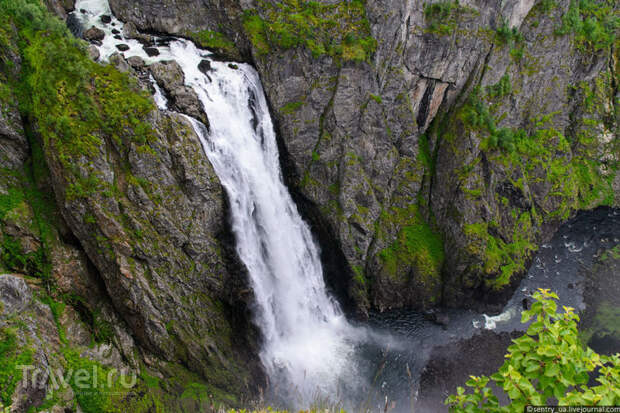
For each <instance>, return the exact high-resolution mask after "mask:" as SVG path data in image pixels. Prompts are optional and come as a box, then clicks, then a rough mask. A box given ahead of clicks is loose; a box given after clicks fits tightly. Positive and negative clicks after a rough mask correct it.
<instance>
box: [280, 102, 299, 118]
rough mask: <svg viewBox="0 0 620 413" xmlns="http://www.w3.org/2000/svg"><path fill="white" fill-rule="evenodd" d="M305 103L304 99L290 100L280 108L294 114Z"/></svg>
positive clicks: (281, 110)
mask: <svg viewBox="0 0 620 413" xmlns="http://www.w3.org/2000/svg"><path fill="white" fill-rule="evenodd" d="M303 105H304V102H302V101H298V102H289V103H287V104H286V105H284V106H282V108H280V112H282V113H283V114H285V115H292V114H293V113H295V112H297V111H298V110H299V109H300V108H301V107H302V106H303Z"/></svg>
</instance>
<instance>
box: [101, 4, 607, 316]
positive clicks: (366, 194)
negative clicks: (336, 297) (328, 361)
mask: <svg viewBox="0 0 620 413" xmlns="http://www.w3.org/2000/svg"><path fill="white" fill-rule="evenodd" d="M231 3H234V4H231V5H228V3H227V4H226V5H225V6H224V7H221V5H215V4H212V3H204V2H198V1H195V2H192V3H191V4H187V3H186V2H182V3H181V2H176V1H173V0H169V1H168V0H166V1H163V0H159V1H156V0H151V1H149V2H140V3H131V4H129V2H126V1H124V0H112V5H113V8H114V9H115V11H117V13H118V14H119V15H120V16H121V17H122V18H125V19H127V20H130V21H133V22H134V23H135V24H136V25H137V26H138V27H142V28H149V27H157V28H158V30H163V31H168V32H171V33H182V32H183V30H182V29H180V27H192V28H194V27H198V26H197V23H196V20H195V19H194V17H195V15H194V16H185V15H184V14H183V13H178V14H176V13H174V10H176V9H181V8H192V9H196V10H200V11H199V12H197V14H199V13H203V12H204V13H206V14H209V17H208V18H205V19H204V20H203V21H204V22H206V23H204V25H203V26H204V27H206V26H209V27H211V28H212V27H214V26H213V24H214V23H212V22H214V21H216V22H217V26H218V27H221V28H222V30H224V31H225V32H226V34H227V35H228V36H229V37H230V38H233V39H234V40H235V43H236V44H237V46H238V47H239V49H240V50H246V48H247V47H248V46H249V47H250V50H251V59H252V60H253V62H254V63H255V65H256V67H257V69H258V71H259V72H260V74H261V78H262V81H263V85H264V88H265V91H266V94H267V96H268V98H269V101H270V103H271V105H272V108H273V114H274V116H275V118H276V120H277V124H278V127H279V134H280V137H281V141H282V142H281V143H282V150H281V153H282V158H283V159H282V161H283V165H284V169H285V173H286V175H287V179H288V182H289V186H290V188H291V189H292V191H293V193H294V194H295V195H296V197H297V199H298V202H300V204H301V205H302V210H303V211H304V212H305V214H306V216H307V218H308V219H309V220H310V221H311V222H312V223H313V227H314V230H315V233H316V234H317V235H318V236H319V238H321V241H322V243H323V244H324V245H327V246H329V247H328V248H326V249H325V251H324V253H323V255H324V259H325V261H326V263H327V264H328V265H326V267H327V268H328V274H327V277H328V278H329V280H330V281H331V283H332V284H333V285H334V286H335V287H339V286H340V287H342V286H343V285H345V286H346V289H347V291H348V294H347V295H348V296H349V297H350V298H352V299H353V301H354V302H355V303H356V306H357V308H358V309H359V310H361V311H362V312H363V311H365V309H368V308H369V307H375V308H377V309H387V308H394V307H403V306H406V307H417V308H424V307H429V306H434V305H439V304H446V305H457V304H461V305H463V304H464V305H475V304H476V303H481V302H486V303H488V302H491V301H493V300H494V298H493V297H501V292H502V291H505V290H506V289H507V288H509V286H510V285H511V283H514V281H515V280H516V279H517V278H518V276H519V275H520V274H521V273H522V272H523V270H524V268H525V266H526V265H527V263H528V260H529V257H530V256H531V253H532V252H533V251H534V250H535V249H536V248H537V245H538V244H539V243H540V242H541V240H542V239H544V238H545V236H546V235H549V234H550V233H552V232H553V230H554V229H555V228H556V227H557V225H558V223H560V222H561V221H562V220H564V219H566V218H567V217H568V216H569V215H570V214H571V213H572V212H573V211H575V210H576V209H579V208H589V207H592V206H594V205H597V204H601V203H606V204H613V203H615V204H617V203H618V191H617V187H618V185H617V182H618V178H617V161H618V159H617V153H618V146H617V145H618V144H617V141H618V140H617V138H616V135H617V109H616V108H615V106H614V99H615V96H616V95H617V79H615V78H614V70H615V69H614V65H615V64H616V63H614V62H615V61H616V60H617V55H615V54H614V53H617V51H616V52H614V50H617V47H612V46H611V45H610V43H609V42H608V43H605V44H604V45H601V44H600V43H599V44H595V43H596V42H594V43H593V42H592V41H591V40H592V39H587V38H584V37H583V35H582V34H579V33H577V34H575V32H574V31H573V29H571V28H570V27H567V26H566V24H565V23H564V22H563V17H562V16H563V15H565V14H566V13H567V11H568V9H569V7H571V6H570V2H569V1H564V0H562V1H559V0H558V1H551V2H549V1H544V2H543V1H534V0H510V1H505V2H500V3H498V2H496V1H491V0H469V1H461V2H459V3H458V4H457V3H455V2H454V3H453V2H429V3H428V4H427V3H422V2H405V1H390V0H372V1H367V2H366V4H365V18H366V19H367V21H368V23H369V30H370V34H371V35H372V36H373V38H374V39H375V40H376V41H377V45H376V48H375V50H374V52H373V53H372V54H371V55H367V57H366V58H363V57H362V58H351V57H347V54H346V53H343V54H339V52H338V51H337V50H338V49H337V48H336V49H329V45H328V42H324V44H325V45H328V46H327V47H326V48H325V49H321V48H320V47H318V46H317V42H318V43H320V42H321V41H322V40H321V39H323V38H324V37H331V38H333V39H338V38H339V37H338V36H339V31H342V33H343V35H342V36H343V38H344V37H347V36H349V35H347V36H345V34H346V33H347V30H349V29H348V26H347V24H348V23H347V22H348V20H347V19H348V18H350V17H347V16H349V15H351V13H350V12H349V13H348V14H347V13H341V14H338V15H337V16H336V17H334V13H335V12H333V9H329V6H327V5H328V4H329V3H327V2H322V3H321V5H323V6H324V7H325V9H321V8H320V7H319V8H317V9H316V10H314V11H313V12H312V13H314V14H319V16H318V20H319V21H321V19H323V18H326V19H329V18H333V19H335V20H336V22H337V24H336V25H335V26H334V27H333V28H331V29H327V31H326V32H325V33H323V32H322V31H321V30H325V29H324V28H322V26H320V25H321V23H320V22H319V23H317V26H313V28H312V30H311V31H309V32H307V31H304V30H306V28H305V26H304V23H300V22H297V23H295V22H294V18H293V17H291V16H294V13H295V12H297V13H300V14H302V15H303V13H304V12H306V11H304V10H303V6H299V10H297V9H295V10H293V9H294V8H293V9H291V7H288V8H287V7H285V6H281V5H280V3H278V2H269V3H266V4H262V5H257V4H253V3H250V2H231ZM156 6H162V7H159V9H160V10H166V11H165V12H164V11H156V10H155V9H157V7H156ZM163 6H166V7H163ZM342 7H344V6H342ZM616 7H617V6H616ZM255 9H257V10H255ZM128 10H129V11H128ZM241 10H244V12H245V17H244V16H242V15H241ZM317 10H318V11H317ZM322 10H327V12H326V13H328V15H327V17H326V16H323V15H320V13H321V12H322ZM337 10H341V9H337ZM573 11H575V10H573ZM210 12H212V13H210ZM617 12H618V10H617V8H616V9H613V8H611V9H610V10H608V13H611V14H613V13H617ZM162 13H170V14H171V15H174V17H173V18H172V17H170V18H169V19H168V20H165V19H162V18H161V15H162ZM329 13H332V14H329ZM576 13H577V14H579V13H580V11H579V10H577V11H576ZM581 13H582V14H583V16H585V17H583V18H587V15H586V14H587V11H581ZM584 13H586V14H584ZM336 14H337V13H336ZM248 16H254V17H248ZM257 16H260V17H257ZM283 22H284V23H283ZM291 22H292V23H291ZM282 24H288V26H284V28H285V30H284V31H283V32H280V31H279V30H281V29H282V26H281V25H282ZM312 24H314V23H310V25H312ZM278 25H280V26H278ZM362 26H363V25H360V27H362ZM283 33H289V34H291V33H292V36H297V37H296V38H294V39H293V40H290V41H287V40H286V39H285V38H284V36H285V34H283ZM348 33H350V32H348ZM615 35H616V34H615V33H613V30H612V32H611V34H610V36H611V38H612V43H613V41H614V40H613V39H614V38H615ZM322 36H324V37H322ZM355 38H357V39H359V38H360V37H359V36H358V37H354V39H355ZM334 41H335V42H336V43H337V40H334ZM349 41H355V40H351V37H350V36H349V37H347V38H346V39H345V40H343V43H341V44H340V46H341V47H345V48H346V47H347V45H349V43H347V42H349ZM343 45H344V46H343ZM334 50H336V52H334ZM588 102H589V103H588ZM476 118H477V119H478V120H476ZM614 176H616V178H615V179H616V184H615V186H614V184H612V181H613V180H614ZM333 246H337V248H332V247H333ZM342 258H344V261H345V263H346V264H345V265H344V267H346V268H344V271H343V268H342V266H338V265H331V264H330V263H337V262H338V261H339V260H342ZM330 269H331V270H333V272H332V273H330V272H329V270H330Z"/></svg>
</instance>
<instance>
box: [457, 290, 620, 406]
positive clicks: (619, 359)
mask: <svg viewBox="0 0 620 413" xmlns="http://www.w3.org/2000/svg"><path fill="white" fill-rule="evenodd" d="M533 297H534V299H535V302H534V303H533V304H532V307H531V309H530V310H526V311H523V314H522V318H521V321H522V322H523V323H526V322H529V321H530V320H532V322H531V324H530V325H529V327H528V329H527V333H526V334H524V335H523V336H521V337H519V338H517V339H515V340H513V344H512V345H511V346H510V347H508V354H507V355H506V361H505V362H504V364H503V365H502V367H500V369H499V370H498V372H497V373H495V374H493V375H491V377H487V376H480V377H476V376H471V379H470V380H469V381H467V383H466V386H467V387H468V388H470V391H469V392H467V393H466V391H465V389H464V388H463V387H459V388H457V394H456V395H451V396H450V397H448V399H447V400H446V404H448V405H449V406H450V411H452V412H489V413H491V412H517V411H518V412H521V411H524V407H525V406H527V405H533V406H544V405H561V406H577V405H582V406H613V405H618V404H619V403H620V393H619V392H618V389H619V388H620V355H618V354H616V355H614V356H611V357H607V356H603V355H599V354H597V353H596V352H594V351H593V350H592V349H590V348H584V346H583V345H582V344H581V342H580V341H579V335H578V332H577V322H578V321H579V317H578V316H577V315H576V314H575V313H574V312H573V309H572V308H570V307H564V312H558V311H557V303H556V302H555V300H557V298H558V296H557V295H556V294H555V293H552V292H549V290H542V289H541V290H539V291H537V292H536V293H534V295H533ZM595 372H596V373H595ZM590 375H594V377H595V381H596V382H597V384H596V385H589V380H590ZM491 380H492V381H493V382H494V383H495V384H496V385H497V386H498V387H499V388H501V389H502V390H504V392H505V393H506V394H507V395H508V397H509V398H510V403H509V404H508V405H506V406H500V403H499V400H498V398H497V396H495V395H494V394H493V390H492V389H491V388H490V387H488V386H487V385H488V384H489V382H490V381H491ZM556 401H557V402H556Z"/></svg>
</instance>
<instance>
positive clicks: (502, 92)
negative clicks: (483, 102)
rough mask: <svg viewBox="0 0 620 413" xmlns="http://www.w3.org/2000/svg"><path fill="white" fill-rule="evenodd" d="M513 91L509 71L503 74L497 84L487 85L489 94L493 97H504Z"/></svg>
mask: <svg viewBox="0 0 620 413" xmlns="http://www.w3.org/2000/svg"><path fill="white" fill-rule="evenodd" d="M511 93H512V85H511V84H510V76H509V75H508V73H506V74H505V75H504V76H502V77H501V79H500V80H499V82H497V83H496V84H494V85H491V86H487V95H488V96H489V97H491V98H503V97H504V96H508V95H510V94H511Z"/></svg>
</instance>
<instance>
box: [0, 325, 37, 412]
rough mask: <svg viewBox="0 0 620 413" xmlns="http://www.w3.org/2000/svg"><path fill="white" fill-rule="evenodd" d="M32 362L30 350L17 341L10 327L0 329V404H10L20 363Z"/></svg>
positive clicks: (19, 378) (20, 373) (17, 379)
mask: <svg viewBox="0 0 620 413" xmlns="http://www.w3.org/2000/svg"><path fill="white" fill-rule="evenodd" d="M30 363H32V350H30V349H29V348H24V347H23V346H22V345H20V344H19V343H18V339H17V334H16V332H15V330H13V329H11V328H3V329H1V330H0V402H1V403H0V406H2V405H4V406H10V405H11V397H12V396H13V392H14V391H15V386H17V383H18V382H19V381H20V380H21V378H22V371H21V370H20V369H18V368H17V366H20V365H26V364H30Z"/></svg>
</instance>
